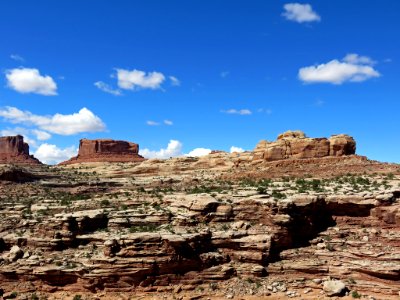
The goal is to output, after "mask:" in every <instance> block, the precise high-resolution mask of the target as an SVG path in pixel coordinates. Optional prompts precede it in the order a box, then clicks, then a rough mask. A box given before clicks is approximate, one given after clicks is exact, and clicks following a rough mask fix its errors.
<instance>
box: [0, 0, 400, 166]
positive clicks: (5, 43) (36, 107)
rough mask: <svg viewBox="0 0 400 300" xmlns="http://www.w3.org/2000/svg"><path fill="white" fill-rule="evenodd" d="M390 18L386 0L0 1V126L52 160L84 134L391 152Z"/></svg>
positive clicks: (396, 18)
mask: <svg viewBox="0 0 400 300" xmlns="http://www.w3.org/2000/svg"><path fill="white" fill-rule="evenodd" d="M398 28H400V2H399V1H395V0H392V1H385V0H380V1H377V0H370V1H358V0H356V1H345V0H337V1H305V2H304V1H301V2H291V1H261V0H260V1H241V0H237V1H224V0H218V1H204V0H203V1H197V0H193V1H183V0H181V1H166V0H163V1H162V0H159V1H154V0H153V1H152V0H148V1H122V0H114V1H99V0H97V1H94V0H93V1H89V0H87V1H61V0H60V1H43V0H39V1H19V0H15V1H1V2H0V39H1V41H2V43H1V47H0V69H1V73H0V78H1V79H0V80H1V81H2V84H1V86H0V135H7V134H13V133H14V134H15V133H21V134H23V135H24V136H26V138H27V139H28V141H29V142H30V145H31V152H33V153H36V154H37V156H39V158H41V159H42V160H44V161H46V162H53V163H54V162H56V161H59V160H62V159H65V158H66V157H68V156H70V155H72V154H73V153H74V151H76V147H77V146H78V142H79V139H81V138H105V137H109V138H114V139H123V140H129V141H134V142H137V143H139V144H140V147H141V149H146V150H145V151H144V152H143V153H144V154H146V155H147V156H160V157H163V156H165V157H167V156H171V155H180V154H187V153H189V152H191V151H192V150H193V149H196V148H204V149H219V150H225V151H230V148H231V147H232V146H235V147H239V148H242V149H245V150H251V149H253V148H254V147H255V145H256V144H257V142H258V141H259V140H261V139H267V140H274V139H275V138H276V136H277V135H278V134H279V133H281V132H284V131H286V130H289V129H292V130H295V129H300V130H303V131H304V132H305V133H306V134H307V135H308V136H311V137H320V136H330V135H331V134H337V133H347V134H350V135H352V136H354V137H355V139H356V140H357V142H358V145H357V146H358V147H357V148H358V149H357V152H358V154H361V155H367V156H368V157H369V158H371V159H376V160H382V161H390V162H400V155H399V151H398V149H400V134H399V129H400V126H399V121H398V119H399V118H398V112H399V111H400V100H399V96H400V91H399V78H400V66H399V61H400V52H399V49H400V31H399V30H398ZM171 140H172V142H171ZM168 144H169V148H167V145H168ZM204 149H203V150H199V149H198V150H197V151H198V153H202V151H205V150H204ZM39 150H40V151H39Z"/></svg>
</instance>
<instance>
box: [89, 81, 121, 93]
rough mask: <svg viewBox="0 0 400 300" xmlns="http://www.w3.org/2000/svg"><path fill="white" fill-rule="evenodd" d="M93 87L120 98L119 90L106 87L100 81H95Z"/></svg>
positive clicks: (105, 84)
mask: <svg viewBox="0 0 400 300" xmlns="http://www.w3.org/2000/svg"><path fill="white" fill-rule="evenodd" d="M94 85H95V86H96V87H97V88H98V89H99V90H101V91H103V92H105V93H108V94H111V95H114V96H121V95H122V93H121V90H119V89H113V88H112V87H111V86H110V85H108V84H107V83H104V82H102V81H97V82H95V83H94Z"/></svg>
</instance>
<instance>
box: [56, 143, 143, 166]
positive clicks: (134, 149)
mask: <svg viewBox="0 0 400 300" xmlns="http://www.w3.org/2000/svg"><path fill="white" fill-rule="evenodd" d="M143 160H144V158H143V157H142V156H140V155H139V145H138V144H135V143H131V142H127V141H116V140H111V139H98V140H88V139H82V140H80V143H79V152H78V155H77V156H75V157H73V158H71V159H70V160H68V161H65V162H62V163H61V164H64V165H67V164H74V163H82V162H138V161H143Z"/></svg>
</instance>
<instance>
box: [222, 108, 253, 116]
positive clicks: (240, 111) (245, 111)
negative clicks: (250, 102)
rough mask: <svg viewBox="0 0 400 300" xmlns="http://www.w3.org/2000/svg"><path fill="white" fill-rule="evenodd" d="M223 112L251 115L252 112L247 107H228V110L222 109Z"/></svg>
mask: <svg viewBox="0 0 400 300" xmlns="http://www.w3.org/2000/svg"><path fill="white" fill-rule="evenodd" d="M222 112H223V113H226V114H231V115H251V114H252V112H251V110H249V109H233V108H232V109H228V110H223V111H222Z"/></svg>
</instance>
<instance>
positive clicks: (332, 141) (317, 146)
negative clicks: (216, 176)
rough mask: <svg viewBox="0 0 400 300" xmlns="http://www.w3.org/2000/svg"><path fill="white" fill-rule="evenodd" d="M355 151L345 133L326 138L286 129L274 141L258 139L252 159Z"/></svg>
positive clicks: (306, 156) (315, 156)
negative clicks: (311, 136) (313, 136)
mask: <svg viewBox="0 0 400 300" xmlns="http://www.w3.org/2000/svg"><path fill="white" fill-rule="evenodd" d="M355 153H356V142H355V140H354V139H353V138H352V137H351V136H348V135H346V134H339V135H332V136H331V137H330V138H329V139H328V138H308V137H306V135H305V134H304V132H302V131H287V132H285V133H282V134H280V135H279V136H278V139H277V140H276V141H275V142H268V141H265V140H262V141H260V142H259V143H258V144H257V146H256V148H255V149H254V156H253V160H265V161H275V160H282V159H302V158H319V157H326V156H344V155H352V154H355Z"/></svg>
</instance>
